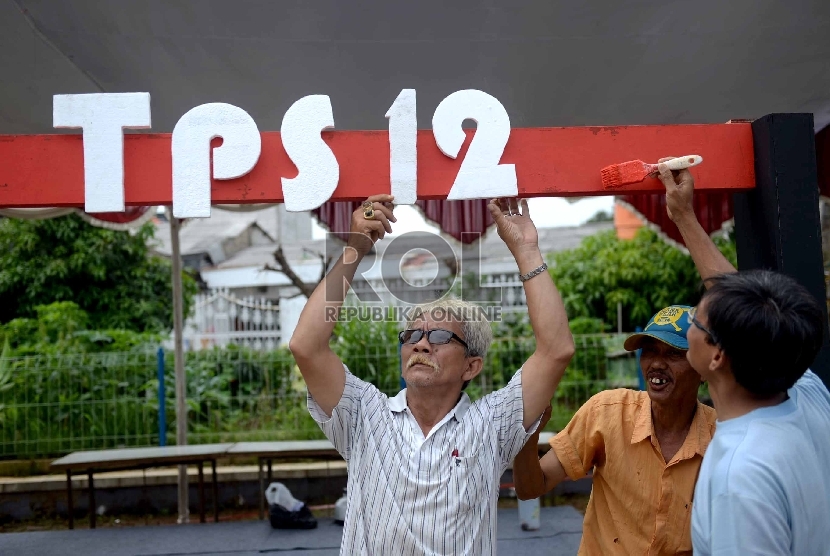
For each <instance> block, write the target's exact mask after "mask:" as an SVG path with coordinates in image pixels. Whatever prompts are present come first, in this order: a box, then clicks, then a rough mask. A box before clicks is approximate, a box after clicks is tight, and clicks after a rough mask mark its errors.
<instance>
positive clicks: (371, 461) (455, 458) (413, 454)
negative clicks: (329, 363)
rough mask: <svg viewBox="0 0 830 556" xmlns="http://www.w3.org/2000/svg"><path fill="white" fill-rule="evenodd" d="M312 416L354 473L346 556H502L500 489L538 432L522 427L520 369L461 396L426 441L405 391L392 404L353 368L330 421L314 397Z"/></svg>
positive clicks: (343, 547) (343, 548) (310, 405)
mask: <svg viewBox="0 0 830 556" xmlns="http://www.w3.org/2000/svg"><path fill="white" fill-rule="evenodd" d="M344 367H345V365H344ZM308 409H309V412H310V413H311V416H312V417H313V418H314V420H315V421H317V422H318V423H319V425H320V428H321V429H322V430H323V432H324V433H325V435H326V437H327V438H328V439H329V440H330V441H331V442H332V444H334V446H335V448H337V451H338V452H340V454H341V455H342V456H343V458H344V459H345V460H346V462H347V463H348V470H349V478H348V488H347V492H348V494H347V496H348V504H347V509H346V518H345V526H344V529H343V539H342V542H341V545H340V554H343V555H349V556H351V555H385V554H396V555H401V556H410V555H416V554H417V555H421V554H429V555H444V554H459V555H460V554H464V555H467V554H495V553H496V515H497V503H498V496H499V482H500V480H501V476H502V474H503V473H504V470H505V469H506V468H507V466H508V464H509V463H510V462H511V461H512V460H513V459H514V458H515V456H516V454H517V453H518V452H519V450H521V449H522V446H524V444H525V442H526V441H527V439H528V438H529V437H530V435H531V433H532V431H533V430H535V428H536V426H537V425H533V426H531V427H530V430H531V433H528V432H527V431H525V428H524V426H523V416H524V410H523V405H522V374H521V369H520V370H519V371H518V372H517V373H516V374H515V375H514V376H513V378H512V380H511V381H510V383H509V384H508V385H507V386H505V387H504V388H502V389H501V390H497V391H495V392H493V393H491V394H489V395H487V396H485V397H483V398H482V399H480V400H478V401H476V402H475V403H471V402H470V398H469V397H468V396H467V394H465V393H462V395H461V400H460V401H459V402H458V404H456V406H455V407H454V408H453V409H452V411H450V413H449V414H448V415H447V416H446V417H445V418H444V419H443V420H442V421H441V422H440V423H438V424H437V425H436V426H434V427H433V428H432V429H431V430H430V431H429V434H428V435H427V436H426V437H424V435H423V433H422V432H421V428H420V427H419V426H418V424H417V423H416V422H415V418H414V417H413V416H412V414H411V412H410V411H409V409H408V408H407V405H406V390H403V391H401V392H400V393H399V394H398V395H397V396H395V397H393V398H390V397H389V396H386V395H385V394H383V393H382V392H381V391H380V390H378V389H377V388H375V387H374V386H373V385H371V384H369V383H368V382H364V381H362V380H360V379H359V378H357V377H355V376H354V375H353V374H351V373H350V372H349V370H348V368H346V387H345V389H344V391H343V397H342V398H340V402H339V403H338V404H337V407H335V408H334V410H333V411H332V416H331V418H329V417H328V416H327V415H326V414H325V412H323V410H322V409H321V408H320V406H318V405H317V403H316V402H315V401H314V400H313V399H312V397H311V396H310V395H309V397H308Z"/></svg>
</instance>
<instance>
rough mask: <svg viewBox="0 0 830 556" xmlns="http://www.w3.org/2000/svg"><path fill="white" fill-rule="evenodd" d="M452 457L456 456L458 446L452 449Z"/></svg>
mask: <svg viewBox="0 0 830 556" xmlns="http://www.w3.org/2000/svg"><path fill="white" fill-rule="evenodd" d="M452 457H454V458H457V457H458V448H456V449H455V450H453V451H452Z"/></svg>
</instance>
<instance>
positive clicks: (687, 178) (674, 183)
mask: <svg viewBox="0 0 830 556" xmlns="http://www.w3.org/2000/svg"><path fill="white" fill-rule="evenodd" d="M672 158H673V157H666V158H661V159H660V160H658V161H657V169H658V171H659V173H658V177H659V178H660V181H661V182H663V185H664V186H666V211H667V212H668V213H669V218H671V219H672V221H674V222H679V221H680V220H681V219H683V218H686V217H688V216H693V217H694V214H695V209H694V205H693V204H692V198H693V197H694V190H695V179H694V177H692V173H691V172H690V171H689V170H688V169H686V170H677V171H672V170H669V169H668V168H666V165H665V164H661V163H662V162H663V161H666V160H671V159H672Z"/></svg>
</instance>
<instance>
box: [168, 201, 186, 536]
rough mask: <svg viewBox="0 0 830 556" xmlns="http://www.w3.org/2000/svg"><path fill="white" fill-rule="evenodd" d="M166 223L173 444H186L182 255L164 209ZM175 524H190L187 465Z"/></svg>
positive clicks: (175, 224) (174, 223)
mask: <svg viewBox="0 0 830 556" xmlns="http://www.w3.org/2000/svg"><path fill="white" fill-rule="evenodd" d="M167 217H168V219H169V221H170V246H171V250H172V253H171V257H172V259H173V260H172V265H171V266H172V267H173V337H174V368H175V374H176V445H178V446H186V445H187V379H186V376H185V374H184V346H183V345H182V328H183V326H184V324H183V321H184V316H183V308H182V304H183V300H182V254H181V249H180V248H179V230H180V229H181V220H179V219H178V218H173V211H171V210H170V209H169V208H168V209H167ZM178 486H179V519H178V522H179V523H187V522H188V521H190V508H189V505H190V504H189V498H188V494H189V493H188V481H187V466H186V465H179V484H178Z"/></svg>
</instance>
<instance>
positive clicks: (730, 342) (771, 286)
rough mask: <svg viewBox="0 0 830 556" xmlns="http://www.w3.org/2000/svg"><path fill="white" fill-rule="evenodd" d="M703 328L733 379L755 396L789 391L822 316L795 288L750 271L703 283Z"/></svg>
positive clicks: (784, 279) (812, 350)
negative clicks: (706, 322) (726, 362)
mask: <svg viewBox="0 0 830 556" xmlns="http://www.w3.org/2000/svg"><path fill="white" fill-rule="evenodd" d="M707 282H709V283H710V284H711V286H710V287H709V290H708V291H707V292H706V293H705V294H704V296H703V299H705V300H706V315H707V318H708V320H709V328H710V330H711V331H712V332H713V333H714V335H715V336H716V337H717V342H718V344H719V346H720V348H721V349H722V350H723V351H724V353H725V354H726V355H727V356H728V357H729V362H730V364H731V368H732V373H733V374H734V375H735V380H736V381H737V382H738V384H740V385H741V386H743V387H744V388H746V389H747V390H749V391H750V392H751V393H752V394H754V395H756V396H758V397H764V398H769V397H772V396H774V395H775V394H778V393H780V392H784V391H786V390H787V389H789V388H791V387H792V386H793V384H795V382H796V381H797V380H798V379H799V378H801V375H803V374H804V372H805V371H806V370H807V368H808V367H809V365H810V364H811V363H812V362H813V360H814V359H815V357H816V355H817V354H818V351H819V349H820V348H821V345H822V341H823V339H824V311H823V309H822V307H821V305H820V304H819V301H818V300H817V299H816V298H815V297H813V296H812V295H810V292H808V291H807V290H806V288H804V287H803V286H802V285H801V284H799V283H798V282H796V281H795V280H793V279H792V278H790V277H789V276H785V275H783V274H779V273H777V272H771V271H768V270H751V271H746V272H739V273H734V274H723V275H720V276H716V277H714V278H711V279H710V280H707Z"/></svg>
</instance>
